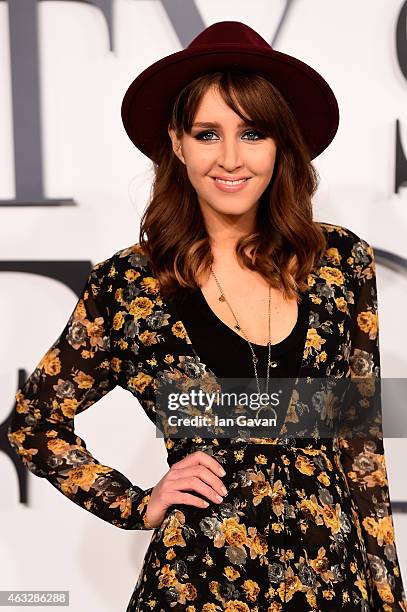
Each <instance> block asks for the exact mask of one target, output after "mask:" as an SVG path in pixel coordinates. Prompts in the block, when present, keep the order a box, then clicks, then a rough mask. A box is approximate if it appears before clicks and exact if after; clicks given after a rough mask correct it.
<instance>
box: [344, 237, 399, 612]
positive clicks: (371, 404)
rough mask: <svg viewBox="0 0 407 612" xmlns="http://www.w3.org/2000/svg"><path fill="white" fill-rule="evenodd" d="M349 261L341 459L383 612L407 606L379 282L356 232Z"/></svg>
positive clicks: (368, 249) (370, 255)
mask: <svg viewBox="0 0 407 612" xmlns="http://www.w3.org/2000/svg"><path fill="white" fill-rule="evenodd" d="M348 263H349V264H350V265H351V268H352V270H353V282H354V312H353V314H352V337H351V342H352V348H351V355H350V367H351V379H353V380H352V382H351V386H350V393H349V397H348V398H347V401H346V404H345V408H346V414H345V418H344V423H346V424H347V427H346V428H345V432H346V431H348V433H349V429H350V431H351V434H350V435H348V437H347V438H346V439H345V438H341V439H340V446H341V464H342V466H343V468H344V472H345V475H346V481H347V483H348V485H349V490H350V493H351V496H352V497H353V500H354V502H355V504H356V508H357V510H358V517H359V521H360V528H361V531H362V535H363V539H364V542H365V546H366V551H367V557H368V561H369V568H370V573H371V586H372V589H373V600H374V604H375V607H374V609H375V610H377V611H381V612H390V611H395V610H407V601H406V599H405V594H404V590H403V583H402V578H401V573H400V566H399V562H398V558H397V551H396V546H395V532H394V525H393V519H392V510H391V502H390V495H389V488H388V478H387V470H386V462H385V455H384V446H383V438H382V432H381V430H382V419H381V414H382V413H381V394H380V352H379V332H378V308H377V286H376V268H375V259H374V253H373V249H372V247H371V246H370V245H369V244H368V243H367V242H366V241H365V240H363V239H360V238H358V237H357V236H356V241H354V242H353V246H352V250H351V253H350V258H349V259H348ZM366 379H369V381H368V380H366ZM357 522H358V521H357Z"/></svg>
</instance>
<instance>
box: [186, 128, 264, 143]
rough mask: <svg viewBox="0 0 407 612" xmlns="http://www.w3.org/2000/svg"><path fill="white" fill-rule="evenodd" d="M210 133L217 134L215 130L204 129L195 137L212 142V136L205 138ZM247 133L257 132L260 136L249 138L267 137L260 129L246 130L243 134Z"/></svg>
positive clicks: (260, 138) (259, 138)
mask: <svg viewBox="0 0 407 612" xmlns="http://www.w3.org/2000/svg"><path fill="white" fill-rule="evenodd" d="M208 134H215V132H214V130H203V131H202V132H198V134H195V136H194V138H196V140H203V141H207V142H210V141H211V140H212V138H209V140H208V139H206V138H204V136H207V135H208ZM245 134H257V135H258V138H255V139H253V138H249V140H262V139H263V138H265V134H263V132H260V131H259V130H246V132H244V134H243V135H245Z"/></svg>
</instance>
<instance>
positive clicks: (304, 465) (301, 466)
mask: <svg viewBox="0 0 407 612" xmlns="http://www.w3.org/2000/svg"><path fill="white" fill-rule="evenodd" d="M295 467H296V468H297V470H298V471H300V472H301V474H305V475H306V476H312V475H313V473H314V471H315V465H314V464H313V463H312V460H311V459H308V457H304V456H303V455H299V456H298V457H297V459H296V461H295Z"/></svg>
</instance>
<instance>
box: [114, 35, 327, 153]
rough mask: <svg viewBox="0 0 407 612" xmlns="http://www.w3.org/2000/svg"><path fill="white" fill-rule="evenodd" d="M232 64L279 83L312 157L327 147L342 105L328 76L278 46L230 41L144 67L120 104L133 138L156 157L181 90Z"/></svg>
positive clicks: (126, 125) (230, 67)
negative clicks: (255, 47) (261, 47)
mask: <svg viewBox="0 0 407 612" xmlns="http://www.w3.org/2000/svg"><path fill="white" fill-rule="evenodd" d="M220 47H221V48H220ZM233 68H235V69H240V70H244V71H248V72H254V73H256V74H258V75H260V76H263V77H264V78H266V79H267V80H269V81H270V82H271V83H272V84H273V85H275V87H276V88H277V89H278V90H279V91H280V93H281V94H282V95H283V96H284V98H285V100H286V101H287V103H288V104H289V106H290V108H291V110H292V111H293V113H294V115H295V117H296V119H297V122H298V124H299V126H300V129H301V132H302V134H303V137H304V139H305V141H306V143H307V145H308V147H309V151H310V155H311V159H314V158H315V157H317V156H318V155H320V154H321V153H322V151H324V150H325V149H326V148H327V147H328V145H329V144H330V142H331V141H332V140H333V138H334V136H335V134H336V132H337V129H338V125H339V108H338V103H337V100H336V97H335V95H334V93H333V91H332V89H331V88H330V86H329V85H328V83H327V82H326V81H325V79H324V78H323V77H322V76H321V75H320V74H319V73H318V72H317V71H316V70H314V69H313V68H312V67H311V66H309V65H308V64H306V63H305V62H302V61H301V60H299V59H297V58H295V57H293V56H291V55H287V54H286V53H282V52H280V51H276V50H274V49H270V50H268V49H264V50H261V51H256V50H253V49H252V48H250V49H248V50H244V49H243V50H242V47H241V46H239V45H236V44H229V43H226V44H224V45H222V46H221V45H217V49H216V50H214V51H211V50H208V49H207V48H205V49H194V50H192V49H191V50H189V49H186V50H182V51H178V52H176V53H172V54H171V55H168V56H166V57H164V58H162V59H160V60H158V61H157V62H155V63H154V64H152V65H151V66H149V67H148V68H146V69H145V70H144V71H143V72H141V73H140V74H139V75H138V76H137V77H136V78H135V79H134V81H133V82H132V83H131V84H130V86H129V87H128V89H127V91H126V93H125V95H124V98H123V102H122V106H121V116H122V121H123V125H124V128H125V130H126V133H127V135H128V136H129V138H130V140H131V141H132V142H133V144H134V145H135V146H136V147H137V148H138V149H139V150H140V151H141V152H142V153H144V154H145V155H147V157H149V158H150V159H152V160H153V161H155V160H154V156H155V151H156V149H157V142H158V141H161V139H162V138H163V137H165V136H166V135H167V126H168V121H169V119H170V116H169V113H170V111H171V107H172V103H173V102H174V100H175V98H176V96H177V94H178V93H179V91H180V90H181V89H182V88H183V87H185V85H187V84H188V83H190V82H191V81H192V80H194V79H195V78H197V77H199V76H202V75H204V74H207V73H209V72H215V71H218V70H225V69H233Z"/></svg>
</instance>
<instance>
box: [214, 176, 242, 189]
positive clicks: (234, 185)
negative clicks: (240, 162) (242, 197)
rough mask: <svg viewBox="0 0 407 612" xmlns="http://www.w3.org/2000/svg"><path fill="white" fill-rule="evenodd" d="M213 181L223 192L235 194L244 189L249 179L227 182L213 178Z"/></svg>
mask: <svg viewBox="0 0 407 612" xmlns="http://www.w3.org/2000/svg"><path fill="white" fill-rule="evenodd" d="M213 181H214V183H215V185H216V187H217V188H218V189H220V190H221V191H226V192H227V191H229V192H234V191H240V190H241V189H244V188H245V186H246V183H247V182H248V181H249V179H240V180H238V181H225V180H224V179H218V178H213Z"/></svg>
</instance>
